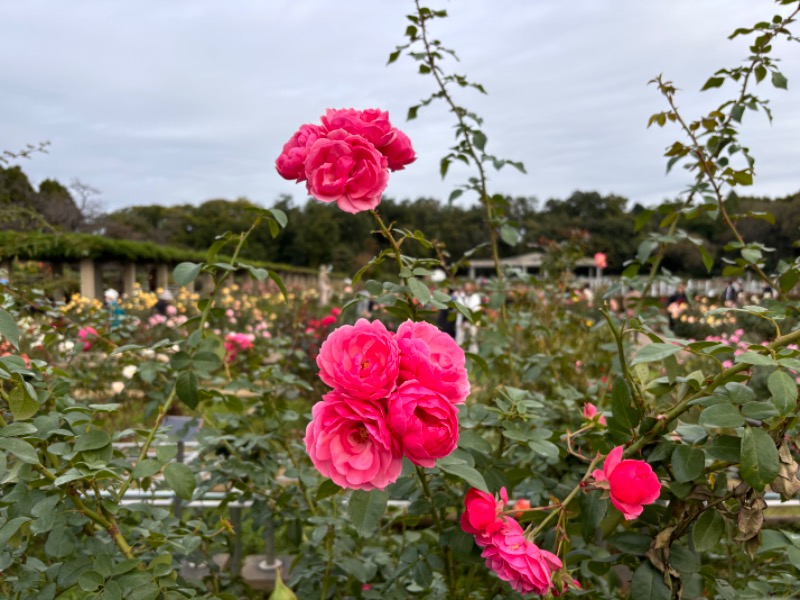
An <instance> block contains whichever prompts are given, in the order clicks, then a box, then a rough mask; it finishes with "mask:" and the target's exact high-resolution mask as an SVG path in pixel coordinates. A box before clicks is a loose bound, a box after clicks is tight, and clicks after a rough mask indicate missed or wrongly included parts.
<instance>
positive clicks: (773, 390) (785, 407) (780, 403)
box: [767, 371, 797, 415]
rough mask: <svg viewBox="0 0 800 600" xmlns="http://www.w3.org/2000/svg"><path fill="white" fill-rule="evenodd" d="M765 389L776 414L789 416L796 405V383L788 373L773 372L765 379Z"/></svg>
mask: <svg viewBox="0 0 800 600" xmlns="http://www.w3.org/2000/svg"><path fill="white" fill-rule="evenodd" d="M767 387H768V388H769V392H770V394H772V403H773V404H774V405H775V408H777V409H778V412H779V413H780V414H781V415H788V414H790V413H791V412H792V411H793V410H794V408H795V405H796V404H797V383H796V382H795V381H794V380H793V379H792V378H791V376H790V375H789V374H788V373H785V372H783V371H775V372H773V373H772V374H771V375H770V376H769V378H768V379H767Z"/></svg>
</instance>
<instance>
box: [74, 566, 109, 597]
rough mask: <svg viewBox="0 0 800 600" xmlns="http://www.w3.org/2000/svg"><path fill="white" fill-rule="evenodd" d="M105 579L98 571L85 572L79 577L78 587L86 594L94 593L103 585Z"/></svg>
mask: <svg viewBox="0 0 800 600" xmlns="http://www.w3.org/2000/svg"><path fill="white" fill-rule="evenodd" d="M103 581H105V579H104V578H103V576H102V575H100V573H98V572H97V571H84V572H83V573H81V574H80V576H79V577H78V585H79V586H80V588H81V589H82V590H83V591H84V592H94V591H95V590H97V588H99V587H100V586H101V585H103Z"/></svg>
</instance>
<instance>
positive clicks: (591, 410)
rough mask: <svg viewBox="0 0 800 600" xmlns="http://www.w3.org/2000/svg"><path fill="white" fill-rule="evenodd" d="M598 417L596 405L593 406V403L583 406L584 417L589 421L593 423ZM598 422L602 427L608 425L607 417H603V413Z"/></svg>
mask: <svg viewBox="0 0 800 600" xmlns="http://www.w3.org/2000/svg"><path fill="white" fill-rule="evenodd" d="M596 416H597V407H596V406H595V405H594V404H592V403H591V402H587V403H585V404H584V405H583V417H584V418H585V419H589V420H590V421H593V420H594V418H595V417H596ZM597 422H598V423H600V425H605V424H606V418H605V416H603V414H602V413H601V414H600V418H599V419H597Z"/></svg>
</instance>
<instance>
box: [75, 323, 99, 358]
mask: <svg viewBox="0 0 800 600" xmlns="http://www.w3.org/2000/svg"><path fill="white" fill-rule="evenodd" d="M98 335H99V334H98V333H97V329H95V328H94V327H91V326H86V327H83V328H81V329H80V330H79V331H78V339H79V340H80V341H82V342H83V351H84V352H88V351H89V349H90V348H91V347H92V344H93V343H94V342H95V340H97V336H98Z"/></svg>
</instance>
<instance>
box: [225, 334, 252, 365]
mask: <svg viewBox="0 0 800 600" xmlns="http://www.w3.org/2000/svg"><path fill="white" fill-rule="evenodd" d="M254 338H255V336H254V335H253V334H252V333H229V334H228V335H226V336H225V354H226V360H227V361H228V362H229V363H231V362H233V361H235V360H236V357H237V356H238V355H239V352H247V351H248V350H250V349H251V348H252V347H253V341H254Z"/></svg>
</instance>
